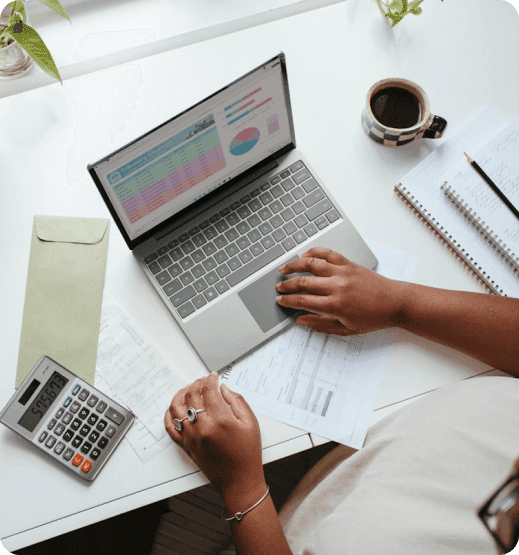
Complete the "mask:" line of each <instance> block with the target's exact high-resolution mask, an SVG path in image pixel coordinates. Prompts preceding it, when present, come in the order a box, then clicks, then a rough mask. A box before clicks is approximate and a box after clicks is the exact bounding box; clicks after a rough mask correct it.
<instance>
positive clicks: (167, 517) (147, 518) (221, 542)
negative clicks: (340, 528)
mask: <svg viewBox="0 0 519 555" xmlns="http://www.w3.org/2000/svg"><path fill="white" fill-rule="evenodd" d="M336 446H337V443H334V442H330V443H327V444H324V445H320V446H318V447H314V448H312V449H308V450H307V451H302V452H301V453H296V454H295V455H292V456H290V457H286V458H284V459H280V460H278V461H274V462H272V463H269V464H266V465H265V467H264V468H265V476H266V480H267V483H268V484H269V485H270V495H271V497H272V500H273V502H274V505H275V507H276V509H277V510H278V511H279V510H280V509H281V507H282V506H283V504H284V503H285V501H286V500H287V499H288V496H289V495H290V494H291V493H292V491H293V490H294V488H295V487H296V485H297V484H298V482H299V481H300V480H301V478H302V477H303V476H304V475H305V474H306V473H307V472H308V470H310V468H311V467H312V466H313V465H314V464H315V463H316V462H317V461H319V460H320V459H321V458H322V457H324V455H326V454H327V453H329V452H330V451H331V450H332V449H333V448H334V447H336ZM223 514H224V507H223V503H222V499H221V497H220V495H219V494H218V493H217V492H216V490H214V488H213V487H212V486H211V485H210V484H208V485H206V486H202V487H200V488H197V489H194V490H192V491H188V492H184V493H181V494H180V495H176V496H175V497H172V498H170V499H166V500H164V501H158V502H157V503H153V504H151V505H147V506H145V507H141V508H139V509H135V510H134V511H130V512H128V513H124V514H122V515H118V516H115V517H113V518H110V519H107V520H104V521H102V522H98V523H96V524H92V525H91V526H87V527H85V528H81V529H79V530H75V531H73V532H70V533H68V534H63V535H62V536H58V537H56V538H52V539H50V540H47V541H44V542H42V543H39V544H35V545H32V546H29V547H26V548H24V549H20V550H18V551H16V552H15V554H16V555H92V553H95V554H96V555H119V554H121V555H122V554H123V553H124V554H125V555H211V554H215V555H219V553H220V551H222V550H223V549H226V548H227V547H229V546H230V545H232V542H233V538H232V533H231V528H230V526H229V524H228V523H227V522H226V521H225V520H223V518H222V516H223Z"/></svg>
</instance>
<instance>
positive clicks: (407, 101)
mask: <svg viewBox="0 0 519 555" xmlns="http://www.w3.org/2000/svg"><path fill="white" fill-rule="evenodd" d="M370 104H371V111H372V112H373V115H374V116H375V117H376V118H377V120H378V121H379V122H380V123H381V124H382V125H385V126H387V127H396V128H398V129H404V128H407V127H413V125H416V124H417V123H418V122H419V121H420V116H421V113H420V112H421V111H420V102H419V101H418V99H417V98H416V96H415V95H414V94H413V93H411V92H409V91H407V90H405V89H401V88H399V87H387V88H385V89H382V90H380V91H378V92H377V93H376V94H375V95H374V96H373V98H372V99H371V103H370Z"/></svg>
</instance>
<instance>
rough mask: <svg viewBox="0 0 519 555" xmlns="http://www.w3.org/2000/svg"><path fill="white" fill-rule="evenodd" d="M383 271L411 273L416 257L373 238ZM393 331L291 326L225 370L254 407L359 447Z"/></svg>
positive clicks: (232, 385)
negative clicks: (346, 333)
mask: <svg viewBox="0 0 519 555" xmlns="http://www.w3.org/2000/svg"><path fill="white" fill-rule="evenodd" d="M369 246H370V248H371V249H372V250H373V252H374V253H375V255H376V256H377V258H378V260H379V265H378V268H377V272H378V273H380V274H382V275H384V276H386V277H389V278H393V279H399V280H405V281H409V280H411V279H412V278H413V276H414V273H415V270H416V265H417V262H418V261H417V259H416V258H414V257H411V256H409V255H407V254H405V253H403V252H401V251H396V250H394V249H391V248H388V247H383V246H381V245H378V244H370V245H369ZM394 338H395V331H394V330H391V329H389V330H380V331H376V332H371V333H368V334H364V335H355V336H351V337H340V336H332V335H325V334H322V333H317V332H314V331H312V330H310V329H303V328H301V327H299V326H296V325H294V326H292V327H290V328H289V329H288V330H285V331H283V332H281V333H280V334H279V335H277V336H276V337H275V338H273V339H270V340H269V341H267V342H265V343H264V344H262V345H261V346H260V347H258V348H256V349H255V350H254V351H253V352H252V353H251V354H249V355H247V356H246V357H244V358H242V359H240V360H239V361H237V362H235V363H234V364H232V365H230V366H228V367H227V368H226V370H225V371H224V372H223V373H222V375H221V380H222V381H224V382H225V383H226V384H227V385H228V386H229V388H230V389H232V390H233V391H236V392H238V393H240V394H241V395H243V397H244V398H245V399H246V400H247V402H248V403H249V405H250V406H251V408H252V409H253V410H254V412H256V413H258V414H262V415H264V416H267V417H269V418H273V419H275V420H279V421H281V422H285V423H286V424H290V425H292V426H295V427H296V428H301V429H303V430H305V431H307V432H311V433H315V434H318V435H320V436H323V437H326V438H328V439H330V440H333V441H337V442H339V443H343V444H345V445H349V446H350V447H354V448H356V449H360V448H361V447H362V444H363V443H364V439H365V437H366V433H367V429H368V424H369V419H370V416H371V414H372V412H373V408H374V405H375V402H376V398H377V392H378V389H379V387H380V384H381V383H382V379H383V377H384V371H385V368H386V365H387V360H388V358H389V354H390V352H391V346H392V345H393V342H394Z"/></svg>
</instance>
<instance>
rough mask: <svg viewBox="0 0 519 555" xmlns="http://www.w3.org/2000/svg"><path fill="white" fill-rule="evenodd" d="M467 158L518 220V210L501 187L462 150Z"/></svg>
mask: <svg viewBox="0 0 519 555" xmlns="http://www.w3.org/2000/svg"><path fill="white" fill-rule="evenodd" d="M463 154H465V156H466V157H467V160H468V161H469V162H470V165H471V166H472V167H473V168H474V169H475V170H476V171H477V172H478V173H479V175H480V176H481V177H482V178H483V179H484V180H485V181H486V183H487V185H489V186H490V188H491V189H492V190H493V191H494V193H496V195H497V196H498V197H499V198H500V199H501V200H502V201H503V202H504V203H505V204H506V206H507V207H508V208H509V209H510V210H511V211H512V213H513V214H514V216H515V217H516V218H517V219H518V220H519V211H518V210H517V209H516V207H515V206H514V205H513V204H512V203H511V202H510V201H509V200H508V199H507V198H506V196H505V194H504V193H503V192H502V191H501V189H500V188H499V187H498V186H497V185H496V184H495V183H494V182H493V181H492V180H491V179H490V177H488V175H487V174H486V173H485V172H484V171H483V169H482V168H481V166H480V165H479V164H478V163H477V162H476V161H475V160H474V159H472V158H471V157H470V156H469V155H468V154H467V153H466V152H464V153H463Z"/></svg>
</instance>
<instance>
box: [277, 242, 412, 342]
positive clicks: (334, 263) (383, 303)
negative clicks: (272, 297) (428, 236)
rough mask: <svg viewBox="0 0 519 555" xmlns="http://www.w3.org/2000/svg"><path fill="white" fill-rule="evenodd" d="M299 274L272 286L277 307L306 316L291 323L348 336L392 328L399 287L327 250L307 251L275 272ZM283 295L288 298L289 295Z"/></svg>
mask: <svg viewBox="0 0 519 555" xmlns="http://www.w3.org/2000/svg"><path fill="white" fill-rule="evenodd" d="M279 272H280V273H281V274H283V275H289V274H295V273H298V274H302V273H305V272H309V273H310V274H311V275H310V276H308V275H300V276H297V277H293V278H290V279H287V280H285V281H283V282H281V283H278V285H277V289H278V291H279V292H280V293H285V294H283V295H280V296H279V297H278V298H277V302H278V304H280V305H281V306H285V307H289V308H295V309H299V310H306V311H309V312H311V313H312V314H305V315H304V316H300V317H299V318H298V319H297V320H296V322H297V323H298V324H300V325H302V326H308V327H310V328H312V329H314V330H316V331H319V332H323V333H329V334H334V335H353V334H357V333H364V332H368V331H373V330H376V329H380V328H385V327H390V326H394V325H396V324H397V323H398V319H399V316H400V314H401V313H400V311H401V310H402V306H403V301H402V299H403V295H405V285H406V284H405V282H399V281H394V280H390V279H387V278H385V277H383V276H380V275H379V274H377V273H376V272H373V271H371V270H368V269H367V268H365V267H364V266H360V265H359V264H355V263H353V262H351V261H349V260H348V259H347V258H345V257H344V256H342V255H340V254H337V253H336V252H333V251H330V250H328V249H322V248H313V249H310V250H309V251H307V252H305V253H303V254H302V255H301V258H299V259H298V260H294V262H290V263H289V264H286V265H285V266H281V268H279ZM286 293H290V294H289V295H288V294H286Z"/></svg>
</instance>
